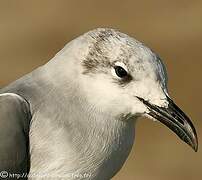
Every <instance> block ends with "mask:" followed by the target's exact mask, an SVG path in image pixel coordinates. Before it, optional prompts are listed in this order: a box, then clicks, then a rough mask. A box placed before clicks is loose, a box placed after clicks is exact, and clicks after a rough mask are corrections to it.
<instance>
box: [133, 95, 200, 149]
mask: <svg viewBox="0 0 202 180" xmlns="http://www.w3.org/2000/svg"><path fill="white" fill-rule="evenodd" d="M137 98H138V99H139V100H140V101H142V102H143V103H144V104H145V105H146V106H147V107H148V109H149V113H148V114H149V115H150V116H152V117H153V118H155V119H157V120H158V121H160V122H161V123H163V124H164V125H166V126H167V127H168V128H170V129H171V130H172V131H174V132H175V133H176V134H177V135H178V137H179V138H180V139H182V140H183V141H184V142H185V143H187V144H189V145H190V146H191V147H192V148H193V149H194V151H197V150H198V139H197V134H196V130H195V128H194V126H193V124H192V122H191V120H190V119H189V118H188V117H187V115H186V114H185V113H184V112H183V111H182V110H181V109H180V108H179V107H178V106H177V105H176V104H175V103H174V102H173V101H172V100H171V99H170V98H169V97H167V100H168V102H169V104H168V107H167V108H165V107H159V106H157V105H154V104H151V103H149V102H148V101H146V100H144V99H143V98H140V97H137Z"/></svg>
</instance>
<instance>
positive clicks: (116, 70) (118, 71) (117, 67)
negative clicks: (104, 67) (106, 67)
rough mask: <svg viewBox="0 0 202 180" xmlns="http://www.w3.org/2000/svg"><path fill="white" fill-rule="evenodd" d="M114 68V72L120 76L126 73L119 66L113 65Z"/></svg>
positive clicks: (122, 76)
mask: <svg viewBox="0 0 202 180" xmlns="http://www.w3.org/2000/svg"><path fill="white" fill-rule="evenodd" d="M114 70H115V72H116V75H117V76H118V77H120V78H124V77H126V76H127V75H128V73H127V71H126V70H125V69H124V68H122V67H121V66H115V67H114Z"/></svg>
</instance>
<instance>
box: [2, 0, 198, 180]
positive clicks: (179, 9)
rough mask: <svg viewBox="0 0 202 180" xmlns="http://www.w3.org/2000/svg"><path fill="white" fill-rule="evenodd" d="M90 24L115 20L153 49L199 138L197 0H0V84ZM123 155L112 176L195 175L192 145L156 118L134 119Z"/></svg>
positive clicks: (141, 179)
mask: <svg viewBox="0 0 202 180" xmlns="http://www.w3.org/2000/svg"><path fill="white" fill-rule="evenodd" d="M95 27H113V28H118V29H119V30H121V31H122V32H125V33H127V34H129V35H131V36H134V37H136V38H137V39H139V40H141V41H143V42H144V43H146V44H147V45H148V46H150V47H151V48H152V49H153V50H155V51H156V52H158V53H159V54H160V56H161V57H162V59H163V60H164V62H165V64H166V65H167V69H168V74H169V90H170V94H171V96H172V97H173V98H174V99H175V101H176V103H177V104H178V105H179V106H180V107H181V108H182V109H183V110H184V111H185V112H187V114H188V115H189V116H190V117H191V118H192V120H193V122H194V124H195V126H196V129H197V131H198V136H199V143H200V142H201V138H202V119H201V106H202V96H201V92H202V83H201V79H202V71H201V69H202V1H199V0H195V1H188V0H187V1H183V0H178V1H176V0H175V1H174V0H170V1H165V0H153V1H150V0H148V1H145V0H143V1H135V0H133V1H132V0H131V1H129V0H125V1H118V0H111V1H110V0H108V1H107V0H80V1H79V0H54V1H52V0H29V1H28V0H1V1H0V86H4V85H6V84H8V83H9V82H11V81H13V80H15V79H17V78H19V77H20V76H22V75H24V74H26V73H28V72H30V71H31V70H33V69H34V68H36V67H37V66H39V65H42V64H43V63H45V62H47V61H48V60H49V59H50V58H51V57H53V56H54V54H55V53H56V52H58V51H59V50H60V49H61V48H62V47H63V46H64V45H65V44H66V43H67V42H68V41H70V40H71V39H73V38H75V37H77V36H78V35H80V34H82V33H84V32H86V31H88V30H90V29H93V28H95ZM136 130H137V133H136V142H135V146H134V148H133V151H132V153H131V154H130V157H129V158H128V161H127V162H126V163H125V166H124V168H123V169H122V170H121V171H120V172H119V174H117V175H116V177H114V180H122V179H126V180H134V179H136V180H190V179H194V180H200V179H202V150H201V143H200V144H199V151H198V153H194V151H192V150H191V148H189V147H188V146H187V145H185V144H184V143H182V142H181V141H180V140H179V139H178V138H177V137H176V136H175V135H174V134H173V133H172V132H171V131H170V130H168V129H167V128H165V127H164V126H162V125H161V124H160V123H154V122H152V121H150V120H141V121H139V123H138V124H137V127H136Z"/></svg>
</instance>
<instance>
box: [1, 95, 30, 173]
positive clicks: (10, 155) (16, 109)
mask: <svg viewBox="0 0 202 180" xmlns="http://www.w3.org/2000/svg"><path fill="white" fill-rule="evenodd" d="M30 120H31V113H30V108H29V104H28V103H27V102H26V100H24V99H23V98H22V97H21V96H19V95H17V94H13V93H5V94H0V172H1V171H7V172H9V173H18V174H21V173H28V171H29V123H30Z"/></svg>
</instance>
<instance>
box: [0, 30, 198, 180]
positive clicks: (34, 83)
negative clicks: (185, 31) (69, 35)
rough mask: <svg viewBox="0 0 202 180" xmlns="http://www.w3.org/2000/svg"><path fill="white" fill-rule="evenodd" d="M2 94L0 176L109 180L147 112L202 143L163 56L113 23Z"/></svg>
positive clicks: (70, 46) (191, 140)
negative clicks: (178, 100) (176, 98)
mask: <svg viewBox="0 0 202 180" xmlns="http://www.w3.org/2000/svg"><path fill="white" fill-rule="evenodd" d="M0 93H1V95H0V171H1V172H2V171H3V173H1V174H0V175H1V176H2V175H4V176H6V175H7V177H10V178H11V177H13V176H14V175H16V174H18V175H24V174H23V173H29V179H41V178H42V179H49V178H50V177H54V178H55V179H58V178H60V179H91V180H95V179H96V180H99V179H101V180H103V179H104V180H105V179H110V178H112V177H113V176H114V175H115V174H116V173H117V172H118V171H119V170H120V169H121V167H122V166H123V164H124V162H125V161H126V159H127V157H128V155H129V153H130V151H131V148H132V146H133V142H134V137H135V129H134V124H135V122H136V120H137V118H138V117H140V116H146V117H149V118H151V119H156V120H158V121H160V122H161V123H163V124H164V125H166V126H167V127H168V128H170V129H171V130H172V131H173V132H175V133H176V134H177V135H178V136H179V138H181V139H182V140H183V141H184V142H186V143H187V144H189V145H190V146H191V147H192V148H193V149H194V150H195V151H197V148H198V141H197V134H196V131H195V128H194V126H193V124H192V123H191V121H190V119H189V118H188V117H187V116H186V115H185V114H184V113H183V111H182V110H180V108H179V107H178V106H177V105H176V104H175V103H174V102H173V101H172V100H171V98H170V96H169V95H168V91H167V75H166V70H165V66H164V65H163V63H162V61H161V59H160V57H159V56H158V55H157V54H155V53H154V52H153V51H152V50H151V49H149V48H148V47H146V46H145V45H144V44H143V43H141V42H139V41H137V40H136V39H134V38H132V37H130V36H128V35H126V34H124V33H121V32H119V31H117V30H114V29H108V28H98V29H95V30H92V31H89V32H87V33H85V34H84V35H82V36H80V37H78V38H76V39H74V40H72V41H71V42H69V43H68V44H67V45H66V46H65V47H64V48H63V49H62V50H61V51H60V52H59V53H57V54H56V56H55V57H53V58H52V59H51V60H50V61H49V62H48V63H47V64H45V65H43V66H41V67H39V68H37V69H36V70H34V71H33V72H31V73H29V74H27V75H25V76H23V77H22V78H20V79H18V80H17V81H15V82H13V83H11V84H9V85H8V86H6V87H4V88H2V89H1V90H0ZM84 176H88V177H84ZM20 177H21V176H20ZM21 178H22V177H21Z"/></svg>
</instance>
